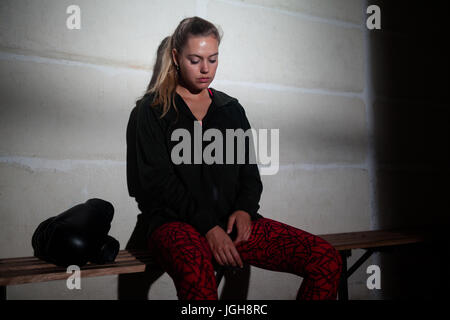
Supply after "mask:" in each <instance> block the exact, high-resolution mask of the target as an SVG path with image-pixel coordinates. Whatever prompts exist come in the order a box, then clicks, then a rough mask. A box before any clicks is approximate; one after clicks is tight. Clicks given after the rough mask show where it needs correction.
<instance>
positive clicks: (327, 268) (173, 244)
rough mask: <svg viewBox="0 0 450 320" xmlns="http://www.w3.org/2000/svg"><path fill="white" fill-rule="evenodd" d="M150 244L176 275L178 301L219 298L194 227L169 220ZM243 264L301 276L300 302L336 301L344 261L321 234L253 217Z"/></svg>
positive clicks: (204, 247) (243, 245) (207, 253)
mask: <svg viewBox="0 0 450 320" xmlns="http://www.w3.org/2000/svg"><path fill="white" fill-rule="evenodd" d="M149 248H150V250H151V251H153V253H154V256H155V257H156V259H157V260H158V263H160V265H161V266H162V267H163V268H164V270H165V271H166V272H167V273H168V274H169V275H170V277H171V278H172V279H173V281H174V284H175V287H176V290H177V295H178V298H179V299H180V300H217V299H218V293H217V287H216V280H215V275H214V267H213V259H214V258H213V255H212V252H211V250H210V248H209V245H208V242H207V240H206V238H205V237H204V236H201V235H200V233H198V231H197V230H195V229H194V228H193V227H192V226H191V225H189V224H187V223H184V222H169V223H165V224H163V225H162V226H160V227H159V228H157V229H156V230H155V231H154V232H153V233H152V235H151V237H150V239H149ZM236 249H237V251H238V252H239V255H240V257H241V259H242V261H243V262H244V263H247V264H250V265H253V266H256V267H259V268H263V269H268V270H273V271H281V272H289V273H293V274H296V275H298V276H300V277H302V278H303V281H302V285H301V286H300V289H299V290H298V293H297V300H311V299H314V300H318V299H336V296H337V288H338V283H339V277H340V273H341V266H342V261H341V258H340V255H339V253H338V252H337V251H336V249H334V248H333V247H332V246H331V245H330V244H329V243H328V242H326V241H325V240H323V239H321V238H320V237H318V236H315V235H312V234H310V233H308V232H305V231H302V230H300V229H297V228H295V227H292V226H289V225H287V224H284V223H281V222H277V221H274V220H271V219H268V218H259V219H257V220H255V221H252V232H251V235H250V238H249V239H248V241H246V242H241V243H239V244H237V245H236Z"/></svg>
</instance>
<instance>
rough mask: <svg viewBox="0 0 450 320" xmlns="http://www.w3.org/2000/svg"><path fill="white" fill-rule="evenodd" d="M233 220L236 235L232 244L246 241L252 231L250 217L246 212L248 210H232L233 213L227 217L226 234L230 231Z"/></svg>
mask: <svg viewBox="0 0 450 320" xmlns="http://www.w3.org/2000/svg"><path fill="white" fill-rule="evenodd" d="M235 222H236V227H237V237H236V240H234V241H233V243H234V245H236V244H238V243H239V242H241V241H247V240H248V238H250V234H251V231H252V219H251V218H250V214H248V212H246V211H243V210H236V211H235V212H233V214H232V215H231V216H230V217H229V218H228V227H227V234H230V233H231V230H233V225H234V223H235Z"/></svg>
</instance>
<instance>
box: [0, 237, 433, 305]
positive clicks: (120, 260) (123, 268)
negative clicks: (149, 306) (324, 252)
mask: <svg viewBox="0 0 450 320" xmlns="http://www.w3.org/2000/svg"><path fill="white" fill-rule="evenodd" d="M319 236H320V237H321V238H323V239H325V240H326V241H328V242H329V243H330V244H331V245H333V246H334V247H335V248H336V249H337V250H338V251H339V252H340V254H341V257H342V260H343V272H342V276H341V283H340V286H339V299H340V300H347V299H348V286H347V280H348V278H349V277H350V275H351V274H352V273H353V272H354V271H355V270H356V269H357V268H359V266H361V265H362V264H363V263H364V261H366V260H367V259H368V258H369V257H370V255H371V254H372V253H373V252H375V251H379V250H381V249H382V248H387V247H394V246H400V245H406V244H414V243H420V242H423V241H424V240H426V235H425V234H424V233H423V232H418V231H407V230H377V231H363V232H348V233H336V234H325V235H319ZM353 249H365V250H367V251H366V252H365V253H364V255H363V256H362V257H361V258H360V259H358V261H356V262H355V264H354V265H353V266H352V267H351V268H350V269H347V258H348V257H349V256H350V255H351V250H353ZM151 264H154V262H153V260H152V257H151V256H150V255H149V253H148V252H146V251H133V250H121V251H120V252H119V254H118V255H117V258H116V260H115V262H114V263H111V264H104V265H99V264H91V263H88V264H87V265H85V266H83V267H82V268H81V270H80V273H81V274H80V276H81V278H83V277H99V276H106V275H117V274H125V273H137V272H144V270H145V267H146V265H151ZM155 266H156V265H155ZM224 272H225V268H218V269H217V272H216V281H217V286H218V285H219V284H220V281H221V279H222V277H223V274H224ZM69 276H71V274H69V273H67V269H66V268H64V267H57V266H55V265H54V264H50V263H47V262H45V261H42V260H40V259H38V258H36V257H23V258H8V259H0V296H1V299H6V288H7V286H10V285H18V284H25V283H33V282H44V281H51V280H65V279H67V278H68V277H69Z"/></svg>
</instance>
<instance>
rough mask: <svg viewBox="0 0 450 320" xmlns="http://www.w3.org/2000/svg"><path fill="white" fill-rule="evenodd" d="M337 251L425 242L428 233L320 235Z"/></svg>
mask: <svg viewBox="0 0 450 320" xmlns="http://www.w3.org/2000/svg"><path fill="white" fill-rule="evenodd" d="M319 237H321V238H322V239H324V240H326V241H328V242H329V243H330V244H331V245H332V246H333V247H335V248H336V250H339V251H341V250H351V249H366V248H374V247H386V246H396V245H403V244H410V243H419V242H423V241H425V239H426V237H427V236H426V233H425V232H424V231H418V230H373V231H360V232H346V233H334V234H324V235H319Z"/></svg>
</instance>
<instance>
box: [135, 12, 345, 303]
mask: <svg viewBox="0 0 450 320" xmlns="http://www.w3.org/2000/svg"><path fill="white" fill-rule="evenodd" d="M220 40H221V36H220V34H219V32H218V30H217V28H216V27H215V26H214V25H213V24H212V23H210V22H208V21H206V20H204V19H201V18H199V17H192V18H186V19H183V20H182V21H181V22H180V24H179V25H178V27H177V28H176V30H175V32H174V33H173V35H172V36H171V37H169V38H168V39H166V41H165V46H164V47H163V49H164V51H163V54H162V60H161V65H159V66H158V69H159V70H158V73H157V74H154V77H153V79H152V82H151V84H150V85H149V87H148V90H147V92H146V94H145V95H144V96H143V97H142V98H141V99H140V100H139V101H138V102H137V105H136V108H135V109H136V110H135V111H136V146H135V147H136V149H135V151H136V154H135V155H136V168H135V170H130V172H131V171H133V172H135V176H136V177H135V178H136V181H135V183H134V184H133V186H132V189H133V192H130V194H132V195H133V196H135V198H136V201H137V202H138V204H139V207H140V208H141V210H142V212H143V213H145V214H146V215H147V216H148V217H149V221H150V222H149V229H148V234H147V236H148V246H149V248H150V250H151V251H152V253H153V255H154V256H155V258H156V259H157V261H158V262H159V264H160V265H161V266H162V267H163V268H164V270H165V271H166V272H167V273H168V274H169V275H170V276H171V278H172V279H173V281H174V283H175V287H176V290H177V295H178V298H179V299H181V300H187V299H201V300H206V299H218V295H217V288H216V282H215V276H214V264H216V263H217V264H220V265H227V266H234V267H241V268H242V267H243V264H244V263H247V264H250V265H253V266H257V267H260V268H264V269H268V270H274V271H282V272H290V273H294V274H297V275H299V276H301V277H303V278H304V280H303V282H302V285H301V287H300V289H299V291H298V294H297V299H336V295H337V286H338V282H339V276H340V271H341V259H340V256H339V254H338V252H337V251H336V250H335V249H334V248H333V247H332V246H331V245H330V244H329V243H327V242H326V241H324V240H323V239H321V238H319V237H317V236H314V235H312V234H310V233H307V232H305V231H302V230H300V229H297V228H295V227H292V226H289V225H286V224H283V223H281V222H277V221H274V220H272V219H269V218H265V217H263V216H262V215H261V214H260V213H259V212H258V210H259V200H260V197H261V193H262V189H263V187H262V183H261V178H260V175H259V171H258V167H257V165H256V164H255V163H251V162H250V161H247V158H249V150H251V148H250V147H249V145H250V142H251V141H248V140H247V141H246V143H245V150H244V152H245V155H246V158H245V163H240V162H238V161H236V157H235V155H233V157H234V158H233V160H234V161H231V162H229V161H227V162H225V161H217V162H213V163H205V161H204V159H203V160H202V159H200V160H201V161H200V162H198V158H197V160H196V159H195V158H196V155H198V154H200V155H204V153H203V151H205V150H206V149H205V148H207V147H208V144H209V143H207V142H206V141H204V140H205V139H202V140H201V141H200V142H199V141H198V140H196V139H195V135H196V134H198V133H199V132H200V133H201V134H203V133H205V132H206V131H207V130H209V129H215V130H216V131H215V132H220V133H222V134H223V137H225V136H226V134H225V131H226V129H235V130H236V129H243V130H244V131H246V130H248V129H250V124H249V121H248V119H247V117H246V114H245V110H244V108H243V107H242V106H241V105H240V103H239V102H238V100H237V99H236V98H233V97H231V96H229V95H227V94H225V93H223V92H221V91H218V90H215V89H213V88H209V84H210V83H211V81H212V80H213V79H214V76H215V73H216V70H217V66H218V57H219V51H218V47H219V44H220ZM154 72H155V70H154ZM156 75H157V77H156V78H155V76H156ZM176 130H177V131H176ZM180 132H182V133H183V132H184V133H189V135H190V138H189V139H185V140H183V141H181V139H180V140H177V139H174V138H173V136H175V137H177V136H180V135H179V134H178V133H180ZM175 133H177V134H175ZM172 134H174V135H172ZM224 141H225V143H224V145H227V144H229V143H230V141H232V143H234V138H233V140H226V139H225V138H224ZM186 142H190V143H187V144H186ZM180 144H183V145H184V146H187V148H181V149H180ZM199 150H200V153H199ZM174 151H175V152H174ZM222 151H223V154H222V156H223V159H227V157H226V156H227V155H226V152H227V150H226V148H224V149H223V150H220V149H217V150H215V151H214V154H215V153H216V152H219V154H220V153H221V152H222ZM175 158H176V159H177V160H176V161H174V159H175ZM180 158H181V159H184V160H188V161H181V162H180V161H179V160H180ZM191 160H192V161H191ZM196 161H197V162H196ZM129 187H130V186H129Z"/></svg>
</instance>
